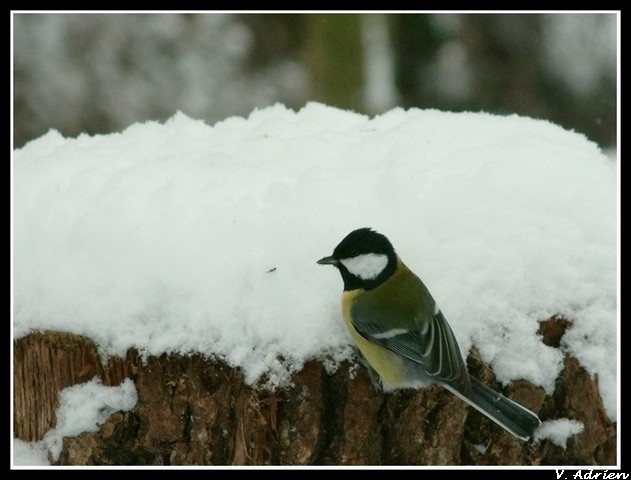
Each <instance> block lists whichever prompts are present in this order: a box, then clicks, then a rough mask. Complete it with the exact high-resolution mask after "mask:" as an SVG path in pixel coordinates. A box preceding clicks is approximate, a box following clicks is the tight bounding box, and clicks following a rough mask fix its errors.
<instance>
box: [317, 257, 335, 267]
mask: <svg viewBox="0 0 631 480" xmlns="http://www.w3.org/2000/svg"><path fill="white" fill-rule="evenodd" d="M316 263H318V264H320V265H337V264H338V263H339V262H338V261H337V260H336V259H335V258H333V257H332V256H331V257H324V258H321V259H320V260H318V261H317V262H316Z"/></svg>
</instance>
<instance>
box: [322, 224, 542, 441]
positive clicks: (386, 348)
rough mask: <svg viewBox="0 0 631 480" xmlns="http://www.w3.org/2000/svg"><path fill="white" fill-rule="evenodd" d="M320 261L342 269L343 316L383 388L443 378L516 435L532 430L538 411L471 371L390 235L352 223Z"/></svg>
mask: <svg viewBox="0 0 631 480" xmlns="http://www.w3.org/2000/svg"><path fill="white" fill-rule="evenodd" d="M317 263H318V264H320V265H333V266H335V267H336V268H337V269H338V270H339V272H340V274H341V276H342V280H343V282H344V291H343V293H342V317H343V320H344V323H345V324H346V327H347V329H348V330H349V332H350V334H351V336H352V338H353V340H354V341H355V343H356V345H357V347H358V349H359V352H360V353H361V355H362V356H363V357H364V359H365V360H366V361H367V362H368V364H369V366H370V367H371V368H372V369H374V371H375V372H376V373H377V374H378V375H379V377H380V380H381V384H382V386H383V387H384V389H385V390H393V389H399V388H422V387H423V386H427V385H431V384H436V383H438V384H441V385H443V386H444V387H445V388H446V389H447V390H449V391H451V392H452V393H453V394H455V395H456V396H458V397H459V398H461V399H462V400H464V401H465V402H466V403H468V404H469V405H471V406H473V407H474V408H476V409H477V410H479V411H480V412H482V413H483V414H484V415H486V416H487V417H489V418H490V419H491V420H493V421H494V422H496V423H497V424H498V425H500V426H501V427H503V428H504V429H506V430H507V431H508V432H510V433H511V434H513V435H514V436H516V437H517V438H519V439H521V440H523V441H528V440H529V439H530V438H531V437H532V435H533V433H534V431H535V430H536V428H537V427H538V426H539V425H540V424H541V420H539V417H538V416H537V415H536V414H535V413H533V412H531V411H530V410H528V409H527V408H525V407H523V406H521V405H520V404H518V403H517V402H514V401H513V400H511V399H509V398H507V397H505V396H504V395H502V394H501V393H499V392H497V391H495V390H493V389H492V388H491V387H489V386H488V385H486V384H484V383H482V382H481V381H480V380H478V379H476V378H475V377H473V376H472V375H470V374H469V372H468V370H467V367H466V364H465V362H464V360H463V357H462V354H461V353H460V347H459V346H458V341H457V339H456V336H455V335H454V332H453V330H452V329H451V327H450V326H449V324H448V323H447V320H446V319H445V317H444V315H443V313H442V312H441V310H440V309H439V308H438V306H437V304H436V301H435V300H434V298H433V297H432V295H431V294H430V292H429V290H428V289H427V287H426V286H425V284H424V283H423V282H422V281H421V279H420V278H419V277H418V276H416V275H415V274H414V273H413V272H412V270H410V269H409V268H408V267H407V266H406V265H405V264H404V263H403V261H402V260H401V258H400V256H399V255H398V254H397V253H396V251H395V249H394V248H393V246H392V244H391V243H390V240H388V238H387V237H386V236H385V235H382V234H381V233H378V232H376V231H375V230H373V229H371V228H359V229H357V230H353V231H352V232H351V233H349V234H348V235H347V236H346V237H345V238H344V239H343V240H342V241H341V242H340V243H339V244H338V245H337V246H336V247H335V249H334V250H333V254H332V255H330V256H327V257H324V258H321V259H320V260H318V261H317Z"/></svg>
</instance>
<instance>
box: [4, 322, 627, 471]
mask: <svg viewBox="0 0 631 480" xmlns="http://www.w3.org/2000/svg"><path fill="white" fill-rule="evenodd" d="M468 365H469V370H470V371H471V372H472V373H473V374H474V375H475V376H477V377H478V378H481V379H482V380H484V381H486V382H487V383H489V384H490V385H491V386H493V387H494V388H499V386H498V385H497V383H496V382H495V379H494V375H493V372H492V371H490V370H489V369H488V368H487V367H486V366H485V365H484V364H483V363H482V362H481V360H480V357H479V355H478V354H477V352H476V351H475V350H472V352H471V353H470V355H469V358H468ZM13 375H14V399H13V401H14V419H13V422H14V432H15V436H16V437H17V438H20V439H22V440H25V441H35V440H40V439H42V438H43V436H44V434H45V433H46V432H47V431H48V430H49V429H51V428H53V427H54V425H55V409H56V407H57V405H58V398H57V397H58V394H59V392H60V390H61V389H63V388H65V387H68V386H71V385H74V384H77V383H82V382H86V381H88V380H90V379H91V378H93V377H94V376H98V377H100V378H101V380H102V382H103V384H105V385H110V386H114V385H118V384H119V383H120V382H122V380H123V379H124V378H127V377H129V378H131V379H132V380H133V381H134V382H135V385H136V388H137V391H138V403H137V405H136V406H135V407H134V408H133V409H132V410H131V411H129V412H116V413H114V414H113V415H111V416H110V417H109V419H108V420H107V421H106V422H105V423H104V424H103V425H102V426H101V428H100V429H99V431H98V432H95V433H83V434H81V435H79V436H78V437H76V438H65V439H64V446H63V451H62V453H61V456H60V458H59V459H58V461H57V462H56V463H57V464H59V465H615V464H616V424H615V423H611V422H610V421H609V420H608V418H607V416H606V415H605V411H604V408H603V405H602V401H601V398H600V395H599V393H598V389H597V387H596V383H595V382H594V379H593V378H591V377H590V376H589V375H588V374H587V372H586V371H585V370H584V369H583V368H582V367H580V365H579V364H578V362H577V361H576V359H574V358H573V357H571V356H569V355H567V356H566V359H565V367H564V370H563V372H562V373H561V375H560V376H559V379H558V381H557V385H556V389H555V392H554V393H553V394H552V395H546V393H545V392H544V391H543V389H542V388H540V387H536V386H533V385H531V384H530V383H528V382H526V381H515V382H512V383H511V384H510V385H508V386H507V387H506V388H505V389H503V390H504V393H505V394H506V395H507V396H509V397H511V398H513V399H514V400H516V401H518V402H519V403H521V404H523V405H524V406H526V407H527V408H529V409H531V410H532V411H534V412H537V413H539V415H540V418H541V419H542V420H546V419H552V418H561V417H568V418H571V419H576V420H579V421H581V422H583V424H584V425H585V430H584V431H583V432H582V433H580V434H578V435H576V436H574V437H572V438H570V439H569V441H568V444H567V448H566V449H563V448H560V447H558V446H555V445H554V444H552V443H551V442H550V441H548V440H542V441H540V442H536V443H534V442H528V443H526V442H522V441H520V440H518V439H516V438H514V437H513V436H511V435H510V434H509V433H507V432H505V431H504V430H503V429H502V428H501V427H499V426H497V425H495V424H494V423H493V422H491V421H490V420H488V419H487V418H486V417H484V416H483V415H482V414H480V413H479V412H477V411H476V410H475V409H472V408H470V407H468V406H467V405H466V404H465V403H464V402H462V401H461V400H459V399H458V398H457V397H455V396H454V395H452V394H451V393H449V392H448V391H446V390H445V389H444V388H442V387H440V386H432V387H430V388H426V389H423V390H399V391H396V392H392V393H382V392H379V391H377V390H376V389H375V388H374V386H373V385H372V383H371V380H370V378H369V375H368V373H367V372H366V370H365V369H364V368H363V367H359V366H357V365H354V364H350V363H344V364H343V365H341V366H340V368H339V369H338V370H337V371H336V372H335V373H334V374H331V375H330V374H327V373H326V371H325V369H324V368H323V366H322V365H321V364H320V363H319V362H317V361H310V362H308V363H307V364H306V365H305V366H304V368H303V370H302V371H300V372H297V373H296V374H295V375H294V376H293V386H291V387H287V388H283V389H279V390H277V391H274V392H270V391H266V390H264V389H257V388H253V387H251V386H247V385H246V384H245V383H244V379H243V375H242V374H241V372H240V371H239V369H236V368H232V367H230V366H228V365H226V364H225V363H224V362H222V361H221V360H219V359H213V358H204V357H203V356H201V355H176V354H171V355H166V354H164V355H161V356H159V357H149V358H147V359H146V360H145V361H141V360H140V359H139V356H138V354H137V352H136V351H134V350H130V351H129V352H127V355H126V357H125V358H118V357H111V358H109V359H107V361H105V362H104V361H103V359H101V358H100V357H99V354H98V351H97V348H96V346H95V344H94V343H93V342H92V341H91V340H89V339H87V338H85V337H81V336H79V335H73V334H68V333H59V332H38V333H32V334H30V335H27V336H25V337H22V338H19V339H17V340H15V341H14V373H13Z"/></svg>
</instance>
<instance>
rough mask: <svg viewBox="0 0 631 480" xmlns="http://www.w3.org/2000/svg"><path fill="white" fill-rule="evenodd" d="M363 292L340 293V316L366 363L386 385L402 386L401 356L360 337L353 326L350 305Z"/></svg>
mask: <svg viewBox="0 0 631 480" xmlns="http://www.w3.org/2000/svg"><path fill="white" fill-rule="evenodd" d="M363 293H364V290H362V289H356V290H351V291H345V292H343V293H342V316H343V318H344V323H345V324H346V328H348V331H349V332H350V333H351V336H352V337H353V340H355V343H356V344H357V347H358V348H359V350H360V351H361V352H362V354H363V355H364V357H365V358H366V360H367V361H368V363H370V365H371V366H372V368H374V369H375V371H376V372H377V373H378V374H379V375H380V376H381V378H382V379H383V380H384V382H385V383H386V384H387V385H386V386H389V387H392V388H396V387H401V386H404V385H405V384H406V371H405V366H404V361H403V358H402V357H401V356H399V355H397V354H396V353H394V352H392V351H390V350H388V349H386V348H384V347H382V346H380V345H377V344H375V343H371V342H369V341H368V340H366V339H365V338H364V337H362V336H361V335H360V334H359V333H358V332H357V330H355V327H354V326H353V322H352V314H351V307H352V305H353V301H354V300H355V299H356V298H357V297H358V296H359V295H362V294H363Z"/></svg>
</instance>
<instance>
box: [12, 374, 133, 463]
mask: <svg viewBox="0 0 631 480" xmlns="http://www.w3.org/2000/svg"><path fill="white" fill-rule="evenodd" d="M137 401H138V394H137V392H136V386H135V385H134V382H133V381H131V380H130V379H129V378H127V379H125V380H124V381H123V382H122V383H121V384H120V385H119V386H117V387H106V386H104V385H103V384H102V383H101V380H100V379H99V378H96V377H95V378H93V379H92V380H90V381H89V382H86V383H81V384H77V385H73V386H71V387H67V388H64V389H63V390H62V391H61V392H60V393H59V406H58V407H57V410H56V415H55V417H56V422H55V428H53V429H52V430H49V431H48V432H47V433H46V435H45V436H44V439H43V440H42V441H41V442H32V443H27V442H23V441H21V440H19V439H14V443H13V463H14V465H20V466H26V465H48V452H50V454H51V456H52V458H53V460H55V461H56V460H58V459H59V455H60V454H61V450H62V446H63V444H62V442H63V438H64V437H76V436H79V435H80V434H82V433H83V432H96V431H98V429H99V427H100V426H101V425H102V424H103V423H105V421H106V420H107V419H108V418H109V417H110V415H111V414H112V413H114V412H117V411H121V410H122V411H129V410H131V409H132V408H134V406H135V405H136V402H137Z"/></svg>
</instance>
